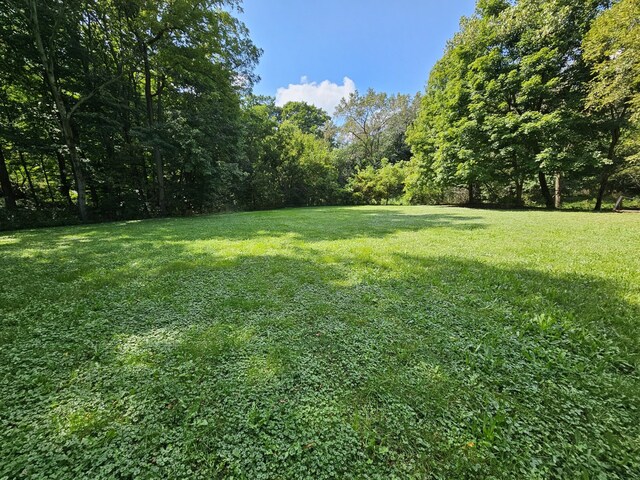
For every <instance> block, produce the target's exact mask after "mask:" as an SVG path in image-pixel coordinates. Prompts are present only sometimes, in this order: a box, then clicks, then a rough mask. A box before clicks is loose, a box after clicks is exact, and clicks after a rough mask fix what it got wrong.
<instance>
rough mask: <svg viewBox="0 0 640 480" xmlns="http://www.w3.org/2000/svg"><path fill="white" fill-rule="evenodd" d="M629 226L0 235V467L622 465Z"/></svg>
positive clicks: (255, 224)
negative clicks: (0, 276)
mask: <svg viewBox="0 0 640 480" xmlns="http://www.w3.org/2000/svg"><path fill="white" fill-rule="evenodd" d="M639 234H640V221H639V219H638V217H637V216H636V215H633V214H628V215H627V214H590V213H568V212H555V213H550V212H541V211H540V212H539V211H528V212H509V211H482V210H465V209H456V208H446V207H440V208H438V207H358V208H318V209H300V210H281V211H273V212H259V213H242V214H230V215H220V216H208V217H199V218H191V219H170V220H152V221H143V222H127V223H117V224H104V225H91V226H84V227H70V228H56V229H48V230H39V231H24V232H18V233H13V234H5V235H0V271H1V272H2V283H1V284H0V322H1V323H0V478H61V479H63V478H64V479H68V478H92V479H95V478H246V479H259V478H292V479H293V478H295V479H299V478H314V479H320V478H358V479H359V478H380V479H389V478H402V479H404V478H522V479H538V478H571V479H580V478H584V479H589V478H609V479H616V478H620V479H623V478H626V479H630V478H638V477H639V476H640V411H639V408H640V379H639V371H640V370H639V366H640V355H639V353H640V350H639V348H638V347H639V346H640V328H639V323H640V322H639V320H640V255H639V251H638V250H639V249H638V247H639V246H640V235H639Z"/></svg>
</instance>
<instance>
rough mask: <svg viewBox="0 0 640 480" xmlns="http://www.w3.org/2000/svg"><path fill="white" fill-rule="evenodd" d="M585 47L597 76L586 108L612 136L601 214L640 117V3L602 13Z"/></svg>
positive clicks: (626, 1) (624, 0)
mask: <svg viewBox="0 0 640 480" xmlns="http://www.w3.org/2000/svg"><path fill="white" fill-rule="evenodd" d="M583 47H584V55H585V58H586V60H587V61H588V62H589V64H590V65H591V67H592V69H593V74H594V75H593V79H592V80H591V82H590V83H589V96H588V102H587V106H588V107H589V108H590V109H591V110H593V111H595V112H596V114H599V115H601V116H602V118H603V121H602V126H603V128H604V129H606V130H607V131H608V132H609V142H608V146H607V147H606V160H605V162H603V163H604V164H603V166H602V171H601V173H600V185H599V188H598V195H597V199H596V205H595V210H600V209H601V208H602V200H603V197H604V194H605V192H606V189H607V184H608V181H609V179H610V178H611V176H612V175H614V174H615V173H616V171H617V170H619V169H620V167H621V166H622V165H623V156H621V155H620V152H619V146H620V141H621V139H622V138H623V135H624V133H625V129H627V128H628V127H629V126H630V122H631V120H632V119H633V118H634V116H636V119H639V118H638V116H639V115H640V0H620V2H618V3H616V4H615V5H613V7H612V8H611V9H609V10H607V11H605V12H603V13H602V15H600V16H599V17H598V18H597V19H596V20H595V21H594V22H593V25H592V26H591V29H590V30H589V32H588V34H587V35H586V38H585V40H584V43H583Z"/></svg>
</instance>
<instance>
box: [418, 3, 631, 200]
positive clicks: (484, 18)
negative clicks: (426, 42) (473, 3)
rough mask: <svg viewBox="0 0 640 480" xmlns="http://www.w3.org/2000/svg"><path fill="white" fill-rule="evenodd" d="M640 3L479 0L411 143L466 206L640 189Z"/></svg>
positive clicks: (431, 180) (429, 178)
mask: <svg viewBox="0 0 640 480" xmlns="http://www.w3.org/2000/svg"><path fill="white" fill-rule="evenodd" d="M638 107H640V1H639V0H620V1H619V2H614V3H613V4H612V2H609V1H603V0H581V1H575V0H553V1H548V0H519V1H517V2H516V1H508V0H479V1H478V3H477V9H476V13H475V15H473V16H472V17H470V18H465V19H463V21H462V23H461V29H460V31H459V32H458V33H457V34H456V36H455V37H454V38H453V40H451V41H450V42H449V44H448V46H447V49H446V52H445V54H444V56H443V58H442V59H441V60H440V61H439V62H438V63H437V65H436V66H435V68H434V69H433V71H432V73H431V76H430V79H429V83H428V86H427V90H426V94H425V96H424V99H423V102H422V105H421V109H420V113H419V118H418V120H417V121H416V122H415V124H414V125H413V126H412V127H411V128H410V132H409V135H408V139H409V143H410V145H411V146H412V149H413V152H414V154H415V155H416V157H417V158H418V159H419V160H418V161H419V163H420V166H421V171H422V174H423V175H422V177H423V182H424V184H425V185H430V186H431V188H433V189H436V190H437V189H438V188H445V187H451V186H457V187H460V188H462V187H466V188H467V189H468V192H469V193H468V198H469V200H470V201H471V202H475V201H489V202H496V203H503V204H505V203H506V204H511V205H518V206H519V205H524V204H525V201H527V200H529V201H536V200H537V199H540V200H541V201H542V202H544V204H545V205H546V207H547V208H554V207H558V206H560V200H561V198H562V194H563V192H564V193H569V194H574V195H576V194H583V195H587V196H589V197H593V198H594V202H595V203H594V206H595V209H596V210H600V209H601V207H602V204H603V200H604V196H605V194H606V193H608V192H610V191H611V190H617V191H618V192H628V194H632V193H635V194H637V193H640V192H639V191H640V167H639V165H640V164H639V162H638V160H639V152H640V150H639V149H638V146H639V144H640V135H639V132H640V130H639V128H638V127H639V126H640V125H639V123H638V120H639V118H638V112H639V110H638Z"/></svg>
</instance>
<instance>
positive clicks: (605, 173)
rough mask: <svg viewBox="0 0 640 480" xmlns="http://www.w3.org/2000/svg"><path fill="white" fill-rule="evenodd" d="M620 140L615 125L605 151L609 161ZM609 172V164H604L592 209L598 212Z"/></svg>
mask: <svg viewBox="0 0 640 480" xmlns="http://www.w3.org/2000/svg"><path fill="white" fill-rule="evenodd" d="M619 140H620V128H618V127H615V128H614V129H613V130H612V131H611V143H609V152H608V153H607V158H608V159H609V160H611V162H613V161H614V159H615V153H616V146H617V145H618V141H619ZM610 174H611V169H610V166H609V165H605V167H604V170H603V172H602V175H601V176H600V188H598V197H597V198H596V206H595V207H594V210H595V211H596V212H599V211H600V210H602V200H603V199H604V194H605V192H606V191H607V185H608V183H609V176H610Z"/></svg>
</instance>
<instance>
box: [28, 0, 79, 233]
mask: <svg viewBox="0 0 640 480" xmlns="http://www.w3.org/2000/svg"><path fill="white" fill-rule="evenodd" d="M29 19H30V21H31V27H32V30H33V31H32V33H33V37H34V40H35V44H36V49H37V51H38V54H39V56H40V61H41V62H42V67H43V69H44V73H45V80H46V81H47V84H48V85H49V90H50V91H51V96H52V98H53V101H54V103H55V106H56V110H57V112H58V121H59V122H60V128H61V130H62V133H63V137H64V141H65V144H66V146H67V149H68V150H69V159H70V160H71V164H72V165H73V167H74V169H75V172H76V190H77V191H78V212H79V214H80V219H81V220H82V221H86V220H87V218H88V217H87V203H86V196H85V191H84V190H85V182H84V175H83V174H82V165H81V163H80V159H79V157H78V149H77V145H76V139H75V135H74V133H73V129H72V127H71V119H70V114H69V112H68V111H67V107H66V106H65V103H64V100H63V98H62V93H61V92H60V90H59V89H58V81H57V78H56V74H55V70H54V68H53V60H52V58H51V57H50V56H49V55H47V52H46V50H45V48H44V43H43V42H42V36H41V34H40V23H39V21H38V7H37V3H36V0H29Z"/></svg>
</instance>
